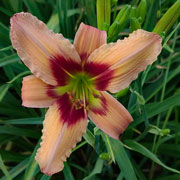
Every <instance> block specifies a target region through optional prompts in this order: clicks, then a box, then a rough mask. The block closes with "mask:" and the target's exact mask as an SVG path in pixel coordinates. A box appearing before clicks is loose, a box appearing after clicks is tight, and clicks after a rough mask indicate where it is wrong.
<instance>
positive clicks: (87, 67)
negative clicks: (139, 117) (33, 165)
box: [10, 13, 161, 175]
mask: <svg viewBox="0 0 180 180" xmlns="http://www.w3.org/2000/svg"><path fill="white" fill-rule="evenodd" d="M10 37H11V41H12V45H13V47H14V48H15V49H16V50H17V53H18V55H19V57H20V58H21V59H22V61H23V62H24V63H25V65H26V66H27V67H28V68H29V69H30V70H31V72H32V73H33V74H34V75H30V76H27V77H25V78H24V79H23V85H22V104H23V106H26V107H34V108H36V107H37V108H43V107H49V109H48V111H47V113H46V116H45V120H44V122H43V126H44V127H43V131H42V132H43V135H42V142H41V147H40V148H39V150H38V152H37V154H36V160H37V162H38V163H39V165H40V168H41V171H42V172H44V173H45V174H47V175H51V174H54V173H56V172H59V171H61V170H62V169H63V166H64V165H63V162H64V161H66V158H67V157H68V156H69V155H70V153H71V150H72V148H74V147H75V146H76V143H77V142H79V141H80V140H81V138H82V135H83V133H84V132H85V131H86V127H87V124H88V117H89V119H91V120H92V121H93V122H94V123H95V124H96V125H97V126H98V127H99V128H100V129H102V130H103V131H104V132H105V133H107V134H108V135H109V136H111V137H113V138H115V139H118V138H119V135H120V134H121V133H122V132H123V131H124V130H125V129H126V127H127V126H128V125H129V123H131V122H132V117H131V115H130V114H129V113H128V111H127V110H126V109H125V108H124V107H123V106H122V105H121V104H120V103H119V102H118V101H117V100H116V99H114V98H113V97H112V96H111V95H110V94H108V93H107V92H106V90H108V91H110V92H112V93H115V92H118V91H120V90H121V89H123V88H126V87H127V86H128V85H129V84H130V82H131V81H133V80H134V79H136V78H137V75H138V73H139V72H141V71H143V70H144V69H145V68H146V66H147V65H149V64H152V63H153V62H154V61H155V60H156V59H157V56H158V54H159V53H160V51H161V38H160V37H159V36H158V35H157V34H154V33H151V32H147V31H144V30H137V31H135V32H133V33H132V34H131V35H130V36H129V37H128V38H125V39H124V40H118V41H117V42H116V43H110V44H106V38H107V36H106V32H105V31H100V30H98V29H96V28H94V27H91V26H88V25H85V24H83V23H81V24H80V27H79V29H78V31H77V33H76V35H75V39H74V44H73V45H72V44H71V43H70V41H69V40H67V39H65V38H64V37H63V36H62V35H61V34H54V33H53V32H52V31H50V30H48V28H47V27H46V25H45V24H44V23H43V22H41V21H39V20H38V19H37V18H36V17H34V16H32V15H31V14H29V13H18V14H15V15H14V16H13V17H12V18H11V32H10Z"/></svg>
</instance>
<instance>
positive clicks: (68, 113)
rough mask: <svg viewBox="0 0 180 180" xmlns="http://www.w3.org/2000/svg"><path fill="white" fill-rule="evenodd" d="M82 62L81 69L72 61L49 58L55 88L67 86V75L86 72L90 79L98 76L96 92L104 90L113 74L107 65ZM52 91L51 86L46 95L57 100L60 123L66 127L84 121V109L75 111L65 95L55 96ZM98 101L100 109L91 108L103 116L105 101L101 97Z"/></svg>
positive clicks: (68, 77) (61, 58) (56, 57)
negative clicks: (55, 82)
mask: <svg viewBox="0 0 180 180" xmlns="http://www.w3.org/2000/svg"><path fill="white" fill-rule="evenodd" d="M84 62H85V64H84V65H83V67H82V65H81V64H78V63H77V62H75V61H74V60H71V59H65V58H64V57H62V56H55V57H53V58H51V59H50V66H51V70H52V73H53V75H54V77H55V79H56V81H57V84H58V85H57V86H64V85H67V84H68V81H69V79H70V78H71V77H70V76H69V75H68V73H70V74H72V75H74V74H76V73H79V72H86V73H87V74H88V75H89V76H90V77H92V78H93V77H96V76H98V78H97V79H96V80H95V87H96V88H97V90H101V91H102V90H105V89H106V87H107V86H108V84H109V81H110V80H111V79H112V76H113V72H112V71H110V70H109V65H107V64H102V63H101V64H100V63H95V62H88V63H87V61H84ZM67 72H68V73H67ZM103 72H105V73H103ZM100 74H102V75H100ZM53 89H54V87H53V86H49V88H48V91H47V94H48V96H50V97H53V98H57V104H58V107H59V111H60V114H61V121H63V122H68V125H73V124H75V123H76V122H78V121H79V120H80V119H86V117H85V112H84V108H81V109H78V110H77V109H76V108H75V107H74V106H73V102H72V101H71V100H70V98H69V95H68V94H67V93H65V94H64V95H62V96H57V94H56V93H55V91H54V90H53ZM100 100H101V104H102V108H99V109H98V108H93V109H92V111H93V112H94V113H98V114H100V115H105V111H106V99H105V98H103V96H102V97H100Z"/></svg>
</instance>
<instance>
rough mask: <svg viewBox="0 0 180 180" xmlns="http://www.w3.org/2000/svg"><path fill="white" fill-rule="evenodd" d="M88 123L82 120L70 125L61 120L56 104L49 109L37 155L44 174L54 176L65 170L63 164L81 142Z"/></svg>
mask: <svg viewBox="0 0 180 180" xmlns="http://www.w3.org/2000/svg"><path fill="white" fill-rule="evenodd" d="M87 123H88V121H87V119H80V120H78V122H77V123H74V124H71V125H69V124H68V122H63V121H62V120H61V112H60V110H59V107H58V105H57V104H56V103H55V104H53V105H52V106H51V107H50V108H49V110H48V112H47V114H46V117H45V120H44V122H43V126H44V128H43V131H42V132H43V135H42V142H41V144H40V145H41V147H40V148H39V149H38V151H37V154H36V160H37V162H38V163H39V165H40V168H41V171H42V172H43V173H45V174H47V175H52V174H54V173H57V172H59V171H61V170H62V169H63V167H64V163H63V162H64V161H66V159H67V157H69V155H70V154H71V150H72V148H74V147H75V146H76V143H77V142H79V141H80V140H81V138H82V135H83V134H84V133H85V131H86V128H87Z"/></svg>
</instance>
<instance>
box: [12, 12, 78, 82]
mask: <svg viewBox="0 0 180 180" xmlns="http://www.w3.org/2000/svg"><path fill="white" fill-rule="evenodd" d="M10 38H11V41H12V45H13V47H14V48H15V49H16V50H17V53H18V55H19V57H20V58H21V59H22V61H23V62H24V63H25V65H26V66H27V67H28V68H29V69H30V70H31V72H32V73H34V74H35V76H37V77H39V78H41V79H42V80H43V81H44V82H46V83H47V84H51V85H57V82H56V79H55V78H54V76H53V73H52V70H51V66H50V60H51V59H53V58H52V57H56V56H60V57H63V58H64V59H66V60H69V59H71V60H74V61H76V62H77V63H80V57H79V55H78V54H77V52H76V50H75V48H74V46H73V45H72V44H71V43H70V41H69V40H67V39H65V38H64V37H63V36H62V35H61V34H54V33H53V32H52V31H51V30H49V29H48V28H47V26H46V25H45V24H44V23H43V22H42V21H40V20H38V19H37V18H36V17H35V16H33V15H31V14H30V13H23V12H22V13H17V14H15V15H14V16H13V17H12V18H11V31H10Z"/></svg>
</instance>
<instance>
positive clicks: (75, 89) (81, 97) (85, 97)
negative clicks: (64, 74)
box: [55, 72, 99, 110]
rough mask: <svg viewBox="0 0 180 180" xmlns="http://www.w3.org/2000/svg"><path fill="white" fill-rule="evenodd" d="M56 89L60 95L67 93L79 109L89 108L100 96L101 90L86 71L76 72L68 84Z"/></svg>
mask: <svg viewBox="0 0 180 180" xmlns="http://www.w3.org/2000/svg"><path fill="white" fill-rule="evenodd" d="M55 90H56V93H57V94H58V95H62V94H64V93H67V94H68V95H69V99H70V101H71V102H72V105H73V106H74V108H75V109H77V110H78V109H81V108H86V109H88V107H89V106H90V105H91V104H93V102H95V99H97V98H98V97H99V92H98V91H97V90H95V86H94V81H93V80H92V79H91V77H90V76H89V75H88V74H86V73H84V72H81V73H77V74H74V75H73V76H71V78H70V80H69V83H68V85H66V86H61V87H57V88H56V89H55Z"/></svg>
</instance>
